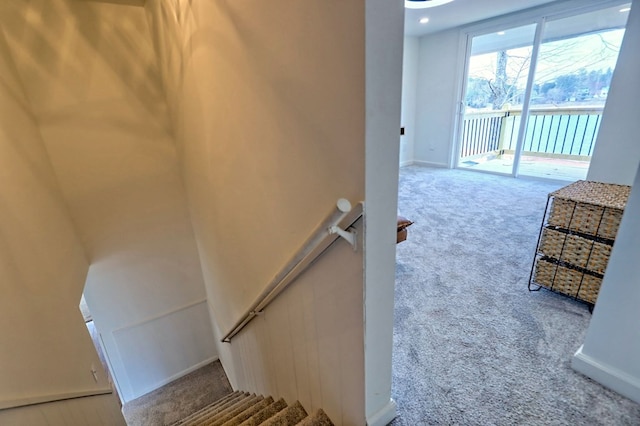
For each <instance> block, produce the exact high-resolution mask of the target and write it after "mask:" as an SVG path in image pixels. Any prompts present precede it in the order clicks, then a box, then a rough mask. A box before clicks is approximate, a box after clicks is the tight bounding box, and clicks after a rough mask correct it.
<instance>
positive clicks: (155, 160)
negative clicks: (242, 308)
mask: <svg viewBox="0 0 640 426" xmlns="http://www.w3.org/2000/svg"><path fill="white" fill-rule="evenodd" d="M11 3H12V4H11V5H7V6H6V7H5V8H6V13H3V14H2V16H1V17H0V21H1V23H2V26H3V28H4V30H5V32H6V34H7V38H8V42H9V46H10V48H11V51H12V55H13V57H14V58H15V61H16V67H17V72H18V73H19V76H20V80H21V84H22V85H23V86H24V88H25V91H26V95H27V97H28V99H29V100H30V102H31V105H32V106H33V111H34V115H35V117H36V120H37V122H38V128H39V130H40V133H41V134H42V137H43V140H44V143H45V146H46V148H47V150H48V152H49V154H50V157H51V160H52V164H53V166H54V170H55V173H56V176H57V178H58V181H59V182H60V187H61V189H62V193H63V196H64V197H65V199H66V201H67V203H68V206H69V209H70V214H71V217H72V218H73V220H74V222H75V224H76V226H77V229H78V233H79V236H80V240H81V241H82V243H83V244H84V247H85V248H86V252H87V256H88V260H89V263H90V264H91V267H90V269H89V275H88V278H87V287H86V291H85V295H86V300H87V303H88V305H89V307H90V309H91V312H92V315H93V318H94V320H95V324H96V328H97V329H98V330H99V332H100V334H101V337H102V340H103V342H104V345H105V349H106V352H107V358H108V360H109V362H110V363H111V367H112V369H113V373H114V376H115V381H116V384H117V385H118V387H119V391H120V392H119V394H120V396H121V397H122V398H123V400H124V401H128V400H130V399H133V398H135V397H137V396H140V395H142V394H144V393H146V392H148V391H150V390H153V389H154V388H156V387H158V386H160V385H162V384H164V383H166V382H167V381H169V380H171V379H173V378H176V377H178V376H180V375H182V374H185V373H186V372H188V371H190V370H191V369H193V368H196V367H197V366H199V365H201V364H202V363H206V362H209V361H211V360H212V359H214V357H215V356H216V352H215V346H214V343H213V338H212V330H211V327H210V322H209V319H208V311H207V307H206V303H205V300H206V294H205V289H204V284H203V278H202V272H201V268H200V263H199V257H198V252H197V247H196V242H195V238H194V234H193V230H192V227H191V223H190V220H189V214H188V210H187V205H186V194H185V191H184V188H183V184H182V180H181V174H180V163H179V160H178V152H177V150H176V146H175V142H174V140H173V138H172V134H171V123H170V121H169V118H168V114H167V107H166V102H165V99H164V97H163V94H162V87H161V85H160V76H159V71H158V68H157V66H156V61H155V59H156V58H155V54H154V51H153V46H152V43H151V36H150V32H149V29H148V27H147V20H146V14H145V11H144V9H143V8H142V7H135V6H126V5H118V4H109V3H104V2H77V1H71V0H53V1H50V2H11ZM78 302H79V295H78V298H77V301H76V303H75V305H76V306H77V304H78ZM85 333H86V331H85ZM142 366H144V368H142Z"/></svg>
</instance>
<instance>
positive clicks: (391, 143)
mask: <svg viewBox="0 0 640 426" xmlns="http://www.w3.org/2000/svg"><path fill="white" fill-rule="evenodd" d="M365 22H366V24H365V27H366V42H365V46H366V47H365V49H366V62H365V64H366V74H365V81H366V94H365V99H366V124H365V126H366V136H365V202H366V205H365V208H366V215H365V247H364V249H365V265H364V267H365V271H364V272H365V293H364V294H365V397H366V400H365V401H366V418H367V424H368V425H370V426H372V425H386V424H387V423H388V422H389V421H391V420H392V419H393V418H394V417H395V403H394V402H393V400H391V354H392V348H393V298H394V283H395V244H396V218H397V205H398V163H399V144H398V142H397V141H398V128H399V127H400V110H401V94H402V59H403V54H402V45H403V29H404V4H403V2H402V1H388V0H367V1H366V12H365Z"/></svg>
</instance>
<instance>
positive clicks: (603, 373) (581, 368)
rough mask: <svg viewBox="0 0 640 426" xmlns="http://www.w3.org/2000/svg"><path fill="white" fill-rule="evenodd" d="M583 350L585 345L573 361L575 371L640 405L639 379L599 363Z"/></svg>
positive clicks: (572, 365)
mask: <svg viewBox="0 0 640 426" xmlns="http://www.w3.org/2000/svg"><path fill="white" fill-rule="evenodd" d="M583 348H584V345H583V346H580V349H578V351H577V352H576V353H575V355H574V356H573V359H572V360H571V367H572V368H573V369H574V370H575V371H577V372H579V373H581V374H584V375H585V376H587V377H589V378H591V379H593V380H595V381H596V382H598V383H600V384H602V385H603V386H606V387H608V388H609V389H611V390H613V391H615V392H618V393H619V394H621V395H624V396H626V397H627V398H629V399H631V400H633V401H635V402H637V403H639V404H640V379H639V378H637V377H633V376H630V375H629V374H627V373H625V372H623V371H620V370H619V369H617V368H615V367H612V366H610V365H607V364H605V363H602V362H599V361H598V360H597V359H595V358H593V357H591V356H589V355H587V354H585V353H584V351H583Z"/></svg>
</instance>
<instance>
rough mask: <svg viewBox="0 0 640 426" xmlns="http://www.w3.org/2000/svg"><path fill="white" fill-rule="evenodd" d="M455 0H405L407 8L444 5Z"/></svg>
mask: <svg viewBox="0 0 640 426" xmlns="http://www.w3.org/2000/svg"><path fill="white" fill-rule="evenodd" d="M452 1H453V0H404V7H406V8H407V9H427V8H429V7H436V6H442V5H443V4H447V3H450V2H452Z"/></svg>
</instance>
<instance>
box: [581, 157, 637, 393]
mask: <svg viewBox="0 0 640 426" xmlns="http://www.w3.org/2000/svg"><path fill="white" fill-rule="evenodd" d="M638 235H640V168H638V173H637V175H636V179H635V182H634V183H633V188H632V191H631V196H630V197H629V201H628V203H627V207H626V209H625V212H624V216H623V218H622V222H621V223H620V230H619V231H618V236H617V238H616V242H615V244H614V246H613V250H612V251H611V258H610V259H609V264H608V265H607V271H606V273H605V276H604V278H603V280H602V287H601V289H600V294H599V295H598V303H597V304H596V306H595V309H594V311H593V317H592V318H591V322H590V323H589V329H588V330H587V336H586V338H585V341H584V344H583V345H582V346H581V347H580V349H579V350H578V352H577V353H576V354H575V356H574V358H573V362H572V365H573V368H574V369H576V370H577V371H579V372H581V373H583V374H585V375H587V376H589V377H591V378H592V379H593V380H595V381H597V382H600V383H602V384H603V385H605V386H608V387H609V388H611V389H613V390H615V391H616V392H619V393H621V394H622V395H624V396H626V397H628V398H631V399H632V400H634V401H636V402H638V403H640V363H639V362H638V360H639V359H640V330H639V329H638V327H637V326H636V324H638V319H639V314H638V304H639V303H640V264H639V263H638V256H640V244H639V243H638Z"/></svg>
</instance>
